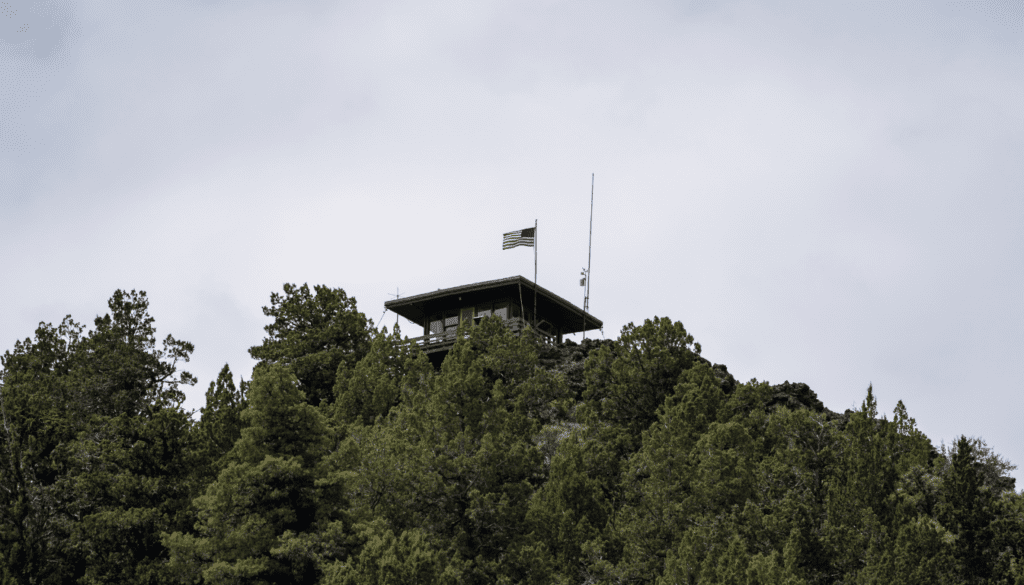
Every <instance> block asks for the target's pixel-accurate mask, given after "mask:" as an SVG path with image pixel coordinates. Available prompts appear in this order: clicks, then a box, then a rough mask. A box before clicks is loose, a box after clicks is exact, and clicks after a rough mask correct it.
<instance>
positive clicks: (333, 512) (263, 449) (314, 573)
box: [164, 365, 350, 583]
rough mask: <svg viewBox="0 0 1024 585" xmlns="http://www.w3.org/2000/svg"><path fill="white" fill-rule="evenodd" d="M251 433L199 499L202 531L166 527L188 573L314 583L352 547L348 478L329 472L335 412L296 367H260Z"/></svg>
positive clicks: (177, 566)
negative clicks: (313, 401)
mask: <svg viewBox="0 0 1024 585" xmlns="http://www.w3.org/2000/svg"><path fill="white" fill-rule="evenodd" d="M247 402H248V407H247V408H246V409H245V411H243V413H242V421H243V422H244V424H245V427H244V428H243V429H242V431H241V437H240V438H239V439H238V441H237V442H236V443H235V445H234V447H233V448H232V449H231V451H230V452H229V453H228V454H227V456H226V457H225V458H224V465H225V466H224V468H223V469H222V470H221V471H220V473H219V475H218V477H217V480H216V481H214V482H213V483H212V484H210V486H209V487H208V488H207V489H206V493H205V494H204V495H202V496H200V497H199V498H197V499H196V500H195V502H194V505H195V507H196V508H197V510H198V513H199V522H198V523H197V525H196V528H197V530H198V534H197V535H193V534H185V533H182V532H175V533H174V534H170V535H165V537H164V544H165V545H166V546H167V547H168V548H169V549H170V551H171V556H172V559H171V560H172V562H171V566H172V568H173V569H174V570H175V571H177V572H179V573H180V574H182V575H185V576H186V579H185V580H186V582H194V583H197V582H200V581H201V582H204V583H238V582H259V583H311V582H314V581H315V580H316V579H317V578H319V575H320V573H321V571H322V570H323V568H324V567H325V566H326V565H327V564H328V563H330V562H332V561H334V560H337V559H343V558H345V557H346V556H347V554H348V548H349V545H350V543H349V538H350V533H349V532H348V531H347V530H346V522H345V517H346V516H345V515H346V508H347V506H346V503H345V497H344V487H343V485H340V484H339V483H337V482H333V481H329V480H328V481H321V482H318V481H317V480H318V478H321V477H322V476H323V472H322V471H321V470H320V469H318V465H319V463H320V461H321V459H322V458H323V457H324V455H325V454H326V453H327V449H328V447H329V446H330V438H329V434H328V429H327V426H326V421H325V420H324V418H323V416H322V415H321V414H320V412H319V411H318V410H317V409H315V408H314V407H312V406H310V405H309V404H307V401H306V397H305V395H304V394H303V392H302V390H301V389H300V387H299V382H298V380H297V379H296V378H295V376H294V375H292V374H291V372H290V371H289V370H288V368H286V367H284V366H280V365H272V366H267V367H264V368H261V369H260V370H259V371H257V372H256V373H255V375H254V376H253V380H252V382H251V383H250V385H249V395H248V396H247Z"/></svg>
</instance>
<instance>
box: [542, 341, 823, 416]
mask: <svg viewBox="0 0 1024 585" xmlns="http://www.w3.org/2000/svg"><path fill="white" fill-rule="evenodd" d="M613 343H614V342H613V341H612V340H610V339H586V340H584V341H583V342H582V343H576V342H574V341H572V340H566V341H565V342H563V343H560V344H557V345H541V346H540V356H539V357H540V365H541V367H543V368H546V369H548V370H550V371H552V372H561V373H562V374H564V375H565V379H566V382H567V383H568V385H569V389H570V390H571V391H572V393H573V395H574V396H575V397H576V399H577V400H579V399H581V398H582V397H583V391H584V390H585V389H586V380H585V379H584V362H586V359H587V356H589V355H590V352H592V351H594V350H596V349H598V348H600V347H603V346H605V345H612V344H613ZM697 359H699V360H701V361H703V362H705V363H707V364H708V365H711V368H712V370H714V372H715V375H716V376H717V377H718V381H719V383H720V384H721V386H722V391H724V392H725V393H726V394H732V392H733V391H734V390H736V386H737V384H738V382H737V381H736V378H735V377H734V376H733V375H732V374H731V373H729V369H728V368H727V367H726V366H725V364H712V363H711V362H710V361H708V360H706V359H704V358H701V357H699V358H697ZM772 391H773V392H772V397H771V399H770V401H769V402H768V404H767V407H768V408H775V407H779V406H786V407H788V408H791V409H799V408H807V409H810V410H813V411H815V412H828V413H829V414H831V415H833V417H834V418H840V417H841V415H838V414H836V413H832V412H831V411H828V409H826V408H825V405H824V404H822V402H821V400H819V399H818V395H817V394H815V393H814V390H811V388H810V386H808V385H807V384H804V383H802V382H790V381H789V380H786V381H785V382H783V383H781V384H775V385H774V386H772Z"/></svg>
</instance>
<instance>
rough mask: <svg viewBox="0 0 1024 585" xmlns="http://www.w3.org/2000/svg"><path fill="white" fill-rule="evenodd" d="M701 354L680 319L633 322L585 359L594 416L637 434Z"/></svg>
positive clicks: (633, 434)
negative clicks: (681, 375) (673, 320)
mask: <svg viewBox="0 0 1024 585" xmlns="http://www.w3.org/2000/svg"><path fill="white" fill-rule="evenodd" d="M699 355H700V344H699V343H697V344H695V343H694V341H693V336H691V335H690V334H688V333H687V332H686V329H685V328H684V327H683V324H682V323H680V322H678V321H676V322H674V323H673V322H672V321H671V320H670V319H668V318H667V317H661V318H657V317H655V318H654V320H651V319H647V320H645V321H644V324H643V325H641V326H639V327H637V326H634V325H633V324H632V323H630V324H629V325H626V326H625V327H623V328H622V334H621V335H620V336H619V339H618V340H617V341H616V342H615V343H614V344H613V345H611V346H610V347H609V346H605V347H601V348H600V349H598V350H597V352H595V353H594V354H592V355H591V356H590V358H589V359H588V360H587V365H586V374H587V390H586V392H585V393H584V399H585V400H586V401H587V402H588V406H589V407H590V409H591V410H592V412H593V415H594V418H595V420H600V421H606V422H609V423H612V424H614V425H617V426H620V427H622V428H623V429H624V430H625V432H626V433H628V434H629V435H631V436H635V437H639V435H640V433H642V432H643V431H644V430H645V429H647V427H649V426H650V425H651V423H653V422H654V421H655V419H656V418H657V412H658V407H659V406H661V403H662V402H664V401H665V398H666V397H668V396H669V395H670V394H671V393H672V390H673V389H674V388H675V385H676V382H677V380H678V378H679V375H680V374H682V373H683V372H684V371H686V370H687V369H689V368H690V366H691V365H693V363H694V361H695V360H696V359H697V357H698V356H699Z"/></svg>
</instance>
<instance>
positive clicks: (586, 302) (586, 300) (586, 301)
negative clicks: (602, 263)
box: [583, 173, 594, 339]
mask: <svg viewBox="0 0 1024 585" xmlns="http://www.w3.org/2000/svg"><path fill="white" fill-rule="evenodd" d="M593 245H594V173H590V239H589V240H588V241H587V274H586V279H587V284H586V286H585V287H583V339H586V338H587V314H588V313H589V312H590V252H591V249H592V248H593Z"/></svg>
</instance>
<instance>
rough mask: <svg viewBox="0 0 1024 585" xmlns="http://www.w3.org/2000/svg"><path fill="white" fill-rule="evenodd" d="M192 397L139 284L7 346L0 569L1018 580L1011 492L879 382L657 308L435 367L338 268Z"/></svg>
mask: <svg viewBox="0 0 1024 585" xmlns="http://www.w3.org/2000/svg"><path fill="white" fill-rule="evenodd" d="M264 312H265V313H266V314H267V316H268V317H269V318H270V319H271V323H270V324H269V325H267V327H266V330H267V337H266V338H265V339H264V340H263V341H262V343H261V344H259V345H255V346H253V347H252V349H251V350H250V353H251V354H252V355H253V357H254V358H256V359H257V360H259V365H258V366H257V367H256V369H255V370H254V372H253V376H252V380H251V381H248V382H243V383H242V384H241V386H240V387H236V386H235V384H234V382H233V377H232V375H231V372H230V369H229V368H228V367H227V366H225V368H224V370H223V371H222V373H221V376H220V377H219V379H218V380H216V381H214V382H211V383H210V385H209V388H208V390H207V394H206V396H207V402H206V406H205V407H204V408H203V409H202V411H201V413H199V417H198V418H194V417H193V416H192V413H189V412H186V411H184V410H183V409H182V408H181V406H180V405H181V403H182V400H183V397H184V395H183V386H187V385H190V384H194V383H195V380H194V379H193V378H192V377H191V375H189V374H187V373H186V372H183V371H181V370H180V366H181V365H183V364H184V363H185V362H187V358H188V356H189V354H190V353H191V352H192V350H193V348H192V346H191V344H189V343H187V342H184V341H179V340H176V339H174V338H173V337H170V336H169V337H167V338H166V339H165V340H164V341H163V342H162V344H161V343H158V341H157V339H156V337H155V325H154V322H153V319H152V317H150V316H149V313H148V300H147V298H146V295H145V293H136V292H134V291H132V292H131V293H125V292H122V291H117V292H116V293H115V294H114V296H113V297H112V298H111V300H110V303H109V313H108V314H107V315H105V316H103V317H99V318H97V319H96V320H95V322H94V325H93V327H92V328H91V329H87V328H85V327H84V326H82V325H80V324H77V323H75V322H74V321H72V320H71V319H70V318H69V319H66V320H65V321H64V322H63V323H61V324H60V325H57V326H52V325H45V324H44V325H41V326H40V328H39V329H37V331H36V332H35V336H34V337H33V338H29V339H25V340H23V341H19V342H17V343H16V344H15V345H14V347H13V349H11V350H9V351H7V352H5V353H4V355H3V359H2V364H3V371H2V380H3V387H2V402H0V406H2V407H3V409H2V414H3V428H2V429H0V469H2V472H0V583H4V584H6V583H19V584H20V583H324V584H343V583H345V584H348V583H433V582H437V583H496V582H497V583H581V584H582V583H664V584H668V583H736V584H740V583H743V584H747V583H751V584H752V583H766V584H767V583H773V584H774V583H789V584H826V583H828V584H833V583H836V584H838V583H851V584H852V583H889V584H902V583H907V584H911V583H950V584H967V583H1007V584H1011V583H1022V582H1024V560H1021V559H1024V496H1022V495H1020V494H1018V493H1016V492H1015V491H1014V484H1013V479H1012V478H1010V477H1009V475H1008V472H1009V471H1010V470H1012V469H1014V468H1013V467H1012V466H1011V465H1010V464H1009V463H1008V462H1006V461H1005V460H1004V459H1002V458H1001V457H1000V456H999V455H998V454H996V453H995V452H994V451H993V450H992V449H991V448H990V447H988V446H987V445H986V444H985V443H984V442H983V441H982V440H980V439H971V438H967V437H961V438H960V439H959V440H958V441H956V443H955V444H954V445H951V446H950V447H948V448H946V447H943V446H938V447H936V446H935V445H933V444H932V442H931V441H930V440H929V439H928V437H926V436H924V435H923V434H922V433H921V432H920V431H919V430H918V429H917V428H916V422H915V420H914V419H913V418H912V417H911V416H910V414H909V413H907V412H906V409H905V408H904V407H903V404H902V402H900V403H898V405H897V407H896V409H895V411H894V412H893V413H891V415H889V414H885V413H880V412H878V410H877V403H876V400H875V396H874V392H873V389H872V388H870V387H868V388H867V389H866V392H865V396H864V398H863V401H862V404H861V407H860V408H858V409H857V410H854V411H849V410H848V411H846V412H844V413H836V412H832V411H830V410H829V409H827V408H826V407H825V405H823V404H822V403H821V401H820V400H818V398H817V396H816V394H815V393H814V391H813V390H812V389H811V388H809V387H808V386H807V385H805V384H800V383H790V382H788V381H787V382H783V383H781V384H771V383H768V382H764V381H758V380H750V381H747V382H740V381H737V380H736V379H735V378H734V377H733V376H732V375H731V374H730V373H729V371H728V369H727V367H726V366H725V365H721V364H713V363H712V362H710V361H708V360H707V359H705V358H704V357H702V356H701V348H700V344H699V343H697V342H696V341H695V340H694V338H693V337H692V336H691V335H690V334H689V333H688V332H687V331H686V329H685V328H684V327H683V325H682V324H681V323H679V322H675V321H672V320H671V319H668V318H652V319H647V320H645V321H644V322H643V323H641V324H639V325H633V324H630V325H627V326H626V327H624V328H623V330H622V331H621V333H620V335H619V336H618V337H617V338H616V339H612V340H587V341H585V342H583V343H582V344H576V343H573V342H566V343H564V344H560V345H557V346H550V345H545V344H542V343H540V342H539V341H537V340H535V339H533V338H532V337H531V336H530V335H524V336H521V337H519V336H515V335H513V334H512V333H511V332H510V331H509V330H508V329H507V328H506V327H505V326H504V325H503V323H502V321H501V320H500V319H499V318H493V317H492V318H487V319H485V320H483V321H482V322H481V323H480V324H479V325H476V326H472V327H466V328H464V329H463V330H462V331H463V333H464V334H465V337H464V338H462V339H460V340H459V341H458V342H457V343H456V345H455V347H454V348H453V349H452V351H451V353H450V354H449V355H448V357H447V358H446V360H445V362H444V363H443V364H442V366H441V368H440V369H439V370H435V369H434V368H433V367H432V366H431V365H430V363H429V361H428V360H427V359H426V357H425V356H424V355H423V354H422V353H420V351H419V350H418V349H417V348H416V347H414V346H411V345H408V344H406V343H403V342H402V336H401V334H400V332H398V331H392V332H388V331H386V330H385V331H383V332H377V331H375V330H374V329H373V328H372V326H371V325H372V324H371V323H370V322H369V320H368V319H366V317H365V316H364V315H363V314H362V313H360V312H359V311H358V310H357V309H356V305H355V300H354V299H351V298H349V297H348V296H347V295H346V294H345V292H344V291H343V290H341V289H330V288H327V287H314V288H313V289H310V288H309V287H307V286H305V285H303V286H301V287H297V286H293V285H286V286H285V288H284V292H283V294H278V293H275V294H273V295H272V296H271V303H270V305H269V306H268V307H266V308H265V309H264Z"/></svg>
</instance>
